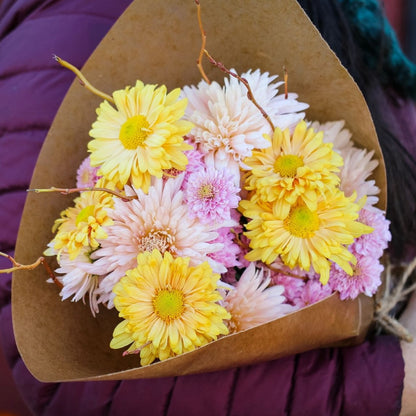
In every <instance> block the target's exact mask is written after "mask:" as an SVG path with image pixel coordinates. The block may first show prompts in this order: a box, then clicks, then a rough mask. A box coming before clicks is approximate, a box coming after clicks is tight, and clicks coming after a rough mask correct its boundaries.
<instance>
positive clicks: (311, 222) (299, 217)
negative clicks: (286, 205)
mask: <svg viewBox="0 0 416 416" xmlns="http://www.w3.org/2000/svg"><path fill="white" fill-rule="evenodd" d="M284 227H285V228H286V230H287V231H289V233H290V234H292V235H294V236H295V237H300V238H310V237H312V236H313V235H314V233H315V231H316V230H318V229H319V217H318V214H317V213H316V212H313V211H311V210H310V209H309V208H307V207H306V206H304V205H300V206H295V207H292V208H291V210H290V212H289V215H288V216H287V217H286V219H285V220H284Z"/></svg>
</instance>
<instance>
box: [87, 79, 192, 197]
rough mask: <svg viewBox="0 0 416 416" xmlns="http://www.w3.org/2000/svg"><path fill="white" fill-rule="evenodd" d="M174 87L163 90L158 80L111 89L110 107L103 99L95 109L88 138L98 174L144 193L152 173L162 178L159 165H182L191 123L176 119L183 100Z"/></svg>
mask: <svg viewBox="0 0 416 416" xmlns="http://www.w3.org/2000/svg"><path fill="white" fill-rule="evenodd" d="M179 94H180V90H179V89H175V90H173V91H172V92H170V93H169V94H167V91H166V87H165V86H164V85H162V86H161V87H158V88H156V86H155V85H144V84H143V83H142V82H141V81H137V82H136V85H135V86H134V87H132V88H130V87H127V88H125V89H124V90H119V91H115V92H114V93H113V97H114V101H115V106H116V108H114V107H112V106H111V105H110V104H109V103H108V102H107V101H104V102H103V103H101V105H100V107H99V108H98V109H97V114H98V118H97V121H95V122H94V123H93V125H92V129H91V131H90V136H91V137H92V138H93V140H91V141H90V142H89V143H88V149H89V151H90V152H91V156H90V157H91V165H92V166H100V170H99V174H100V175H103V176H104V177H105V178H107V179H108V180H109V181H112V182H114V183H116V184H117V186H118V187H119V188H120V189H122V188H123V186H124V185H125V184H132V185H133V186H134V187H135V188H137V189H143V191H144V192H147V190H148V188H149V186H150V178H151V176H156V177H158V178H161V177H162V175H163V170H165V169H177V170H180V171H182V170H185V167H186V164H187V163H188V159H187V158H186V156H185V154H184V151H185V150H190V149H192V147H191V146H189V145H188V144H186V143H185V142H184V140H183V136H184V135H186V134H187V133H188V132H189V131H190V130H191V128H192V123H190V122H189V121H185V120H181V118H182V116H183V115H184V113H185V107H186V104H187V101H186V100H183V99H182V100H178V98H179Z"/></svg>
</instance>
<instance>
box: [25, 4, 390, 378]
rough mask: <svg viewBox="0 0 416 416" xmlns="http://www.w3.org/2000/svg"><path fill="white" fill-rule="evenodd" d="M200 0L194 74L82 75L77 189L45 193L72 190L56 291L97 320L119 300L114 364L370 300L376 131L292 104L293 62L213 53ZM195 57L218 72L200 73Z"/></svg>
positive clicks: (57, 244)
mask: <svg viewBox="0 0 416 416" xmlns="http://www.w3.org/2000/svg"><path fill="white" fill-rule="evenodd" d="M283 3H285V4H287V5H290V7H291V8H292V9H293V10H291V11H286V13H288V14H289V15H291V14H293V15H296V16H301V18H302V19H305V17H304V16H303V15H302V11H301V10H300V9H298V6H297V5H294V4H293V3H292V2H290V1H285V2H283ZM134 7H135V6H134V4H133V6H132V7H131V8H130V9H129V10H128V11H127V12H126V14H127V15H128V14H129V13H131V14H133V13H134V11H135V9H134ZM210 7H212V5H211V4H210ZM217 7H223V6H222V4H221V5H217ZM283 7H284V6H283ZM185 8H186V7H185ZM197 11H198V18H199V27H200V33H201V35H202V47H201V49H200V56H199V60H198V67H199V68H200V74H201V75H202V78H203V79H202V80H200V81H199V82H196V83H195V84H194V85H188V86H183V85H178V84H176V88H174V89H172V90H171V91H169V90H168V88H167V87H166V86H165V85H163V83H162V85H156V84H155V83H144V82H142V81H140V80H138V81H136V82H135V84H134V85H133V86H127V87H124V85H123V86H122V87H124V89H120V88H117V89H115V91H114V92H113V93H112V94H111V95H107V94H105V93H101V92H100V91H98V90H97V89H95V88H94V89H93V88H92V87H91V88H90V89H91V90H93V91H94V92H96V93H97V91H98V95H100V96H101V97H103V98H104V101H102V102H101V103H100V104H98V106H96V107H97V110H96V114H97V117H96V119H95V120H93V122H92V124H91V125H92V127H91V128H90V130H89V136H90V139H89V141H88V143H87V145H86V147H84V148H83V149H81V150H79V149H78V150H77V151H78V154H79V155H83V160H82V163H80V164H78V165H77V166H73V167H72V172H73V176H72V178H71V173H67V176H66V178H67V182H66V184H68V180H69V181H73V183H75V181H76V187H73V189H66V191H65V190H64V189H61V188H52V189H49V190H60V191H65V192H66V193H72V192H77V193H78V195H77V196H76V198H75V199H74V200H73V201H71V202H70V203H69V204H68V205H67V206H65V207H64V209H63V210H62V211H61V214H60V216H59V218H57V219H55V222H54V226H53V232H54V236H53V238H52V239H50V238H49V243H48V248H47V250H46V251H45V254H46V255H47V256H56V261H57V267H56V268H55V275H54V276H53V277H52V278H51V279H49V281H51V282H52V283H56V284H57V285H58V286H59V287H60V290H59V295H60V297H61V299H62V300H66V299H71V300H72V301H73V302H78V301H80V300H81V301H83V302H84V303H88V304H89V310H90V311H91V313H92V315H93V316H94V317H96V321H97V322H103V319H105V317H108V314H109V313H111V314H112V315H114V310H117V312H118V316H119V318H116V319H114V317H113V318H112V319H111V320H110V321H109V322H110V324H109V325H113V328H112V339H111V341H110V347H111V348H112V349H120V348H122V349H124V350H125V351H124V353H123V355H124V356H125V355H131V357H124V358H122V359H125V360H128V363H129V364H128V367H125V364H121V365H120V364H118V365H120V369H122V370H126V369H127V368H135V367H137V365H138V363H139V362H140V365H141V366H147V365H149V364H152V363H153V362H154V361H160V363H157V364H161V362H162V361H165V360H167V359H176V358H180V357H178V356H182V354H184V353H190V352H196V351H198V350H203V348H201V347H203V346H209V345H210V344H214V343H215V342H218V341H221V340H223V339H227V338H228V339H231V338H232V337H230V335H233V336H235V335H237V336H238V335H242V334H244V333H246V334H250V330H251V329H253V328H254V329H256V328H261V327H264V328H266V327H267V324H269V323H270V322H274V321H276V320H279V318H282V317H283V316H285V317H286V318H289V319H291V320H292V322H293V319H295V320H296V319H297V318H296V317H298V316H300V315H299V312H302V313H303V316H306V315H307V314H308V313H309V312H308V309H310V308H306V307H307V306H308V305H313V304H317V302H320V301H322V300H324V299H327V298H328V297H330V296H332V297H334V296H335V297H338V294H335V295H334V293H335V292H337V293H339V298H340V300H341V301H346V300H348V299H349V300H354V299H356V298H357V297H358V296H359V295H360V294H364V295H366V296H368V297H372V296H373V295H374V294H375V293H376V291H377V288H378V287H379V285H380V284H381V278H380V276H381V273H382V271H383V266H382V265H381V264H380V261H379V259H380V257H381V256H382V254H383V251H384V249H385V248H386V247H387V244H388V241H389V240H390V238H391V237H390V233H389V231H388V221H387V220H386V218H385V215H384V211H383V210H382V209H380V208H378V207H376V204H377V203H379V194H380V187H379V186H378V183H376V180H375V179H373V178H374V170H375V169H376V168H377V166H378V165H379V164H380V163H381V164H382V160H380V159H379V158H380V152H379V149H378V148H377V143H375V144H374V143H373V144H372V146H368V147H367V148H366V147H364V148H363V147H358V146H357V144H356V143H359V142H360V139H356V137H355V133H353V132H352V131H350V126H349V122H351V118H350V116H349V114H346V115H345V118H344V117H343V114H342V113H341V114H339V117H337V118H336V119H334V118H330V117H328V112H327V111H324V112H323V111H319V108H318V110H315V111H312V112H310V114H309V111H310V110H309V109H312V108H313V107H314V102H313V101H314V100H312V102H308V100H305V101H306V102H303V101H301V100H299V97H298V95H297V94H300V95H301V96H307V94H306V95H305V94H304V91H303V89H302V88H300V89H299V90H296V93H293V92H289V91H288V90H289V88H288V85H289V84H288V73H289V79H291V70H290V68H289V71H288V73H287V72H286V71H284V76H283V79H284V80H283V81H280V82H277V79H278V77H277V75H270V73H269V72H264V68H261V69H260V68H256V67H254V66H253V67H252V68H251V69H249V70H245V71H240V70H239V69H238V63H236V65H235V67H236V68H237V69H228V68H227V67H225V66H224V65H223V64H221V63H220V62H218V61H216V60H215V59H214V58H213V57H212V56H211V55H210V54H209V53H208V51H207V50H206V49H205V41H206V38H205V32H204V29H203V27H202V21H201V16H200V8H199V5H198V8H197ZM183 12H184V11H183ZM122 19H123V18H122ZM125 19H126V18H125ZM125 21H127V20H125ZM308 24H310V23H308ZM120 27H121V26H118V28H119V30H120ZM114 30H117V26H116V28H115V29H113V31H114ZM123 30H126V29H125V26H124V27H123ZM125 36H126V35H125ZM314 36H316V34H314ZM318 41H320V42H322V40H318ZM320 47H322V46H320ZM203 55H206V56H207V57H208V60H209V61H210V62H211V64H213V66H214V67H217V68H216V69H217V70H218V69H221V70H222V71H223V72H224V73H225V74H226V75H225V77H224V78H223V80H220V81H218V82H217V81H213V80H211V78H210V77H208V76H207V75H206V73H205V71H204V70H203V68H202V57H203ZM57 60H58V62H60V63H61V64H62V65H64V66H67V67H70V65H69V64H68V63H66V62H65V61H62V60H61V59H59V58H57ZM253 63H254V62H253ZM78 74H79V76H80V77H83V75H82V74H80V73H78ZM349 81H350V82H351V83H352V80H349ZM83 83H84V84H86V85H87V86H88V85H90V84H89V83H88V81H86V79H85V78H83ZM74 87H76V86H74ZM74 87H73V88H74ZM78 88H79V87H78ZM70 99H71V97H70V95H69V96H68V97H67V100H70ZM72 99H73V98H72ZM64 105H65V103H64V104H63V106H64ZM329 105H331V104H329ZM360 105H362V103H360ZM305 111H307V112H308V115H307V116H306V114H305ZM321 113H322V114H321ZM316 120H319V121H316ZM57 122H58V123H59V116H58V120H57V121H55V123H57ZM370 123H371V120H370ZM52 131H53V129H52ZM85 134H86V131H85ZM84 146H85V145H84ZM87 150H88V153H89V155H88V156H87V157H85V156H86V154H87ZM375 152H376V153H377V158H376V157H375ZM74 170H77V171H76V175H75V172H74ZM69 183H71V182H69ZM384 183H385V181H384V182H383V181H381V191H382V195H381V198H383V193H384V189H383V186H384V185H383V184H384ZM35 188H39V187H38V186H35ZM38 190H39V189H38ZM37 197H38V198H40V196H37ZM381 205H382V204H381ZM55 218H56V215H55ZM53 295H54V296H55V297H57V293H56V289H54V294H53ZM346 302H347V301H346ZM71 307H72V305H71ZM81 308H82V309H83V311H85V308H83V307H82V305H81ZM311 310H312V309H311ZM66 311H69V309H68V308H66ZM78 311H80V308H79V307H78ZM66 313H69V314H71V312H66ZM81 313H82V314H84V315H85V313H84V312H81ZM310 313H311V316H312V312H310ZM102 315H104V318H102V319H101V320H100V316H102ZM318 315H319V312H318ZM321 316H324V315H321ZM290 317H291V318H290ZM90 318H91V319H90V320H91V321H94V319H93V317H92V316H91V317H90ZM120 318H121V319H120ZM335 323H336V322H335V321H334V322H332V324H335ZM88 325H93V326H94V324H88ZM99 325H100V324H98V326H99ZM106 325H107V324H106ZM260 330H262V329H260ZM104 332H105V331H104ZM249 337H250V335H248V338H247V337H246V340H247V339H249ZM348 337H349V336H347V338H348ZM17 338H19V336H17ZM236 339H237V338H236ZM340 339H341V338H340ZM340 339H338V338H336V339H334V340H333V341H334V342H336V341H339V340H340ZM18 341H19V339H18ZM102 341H103V340H102V339H99V340H95V341H94V345H96V346H97V345H99V343H100V342H102ZM244 342H246V341H244ZM224 345H226V344H224ZM311 345H312V346H316V345H319V341H318V344H316V342H315V343H312V344H311ZM105 348H109V347H108V343H106V345H105V344H104V342H103V344H102V345H101V344H100V346H99V347H98V350H100V351H103V350H105ZM302 348H303V347H300V349H302ZM300 349H299V347H296V348H294V349H290V348H289V350H288V352H296V351H299V350H300ZM235 353H236V354H237V352H236V351H235ZM104 354H108V353H107V352H105V353H104ZM136 354H139V357H140V358H139V357H138V356H137V355H136ZM279 354H280V352H278V355H279ZM237 355H238V354H237ZM261 355H262V354H261V353H260V354H259V356H261ZM278 355H277V356H278ZM268 357H269V356H268V355H267V357H266V358H268ZM168 361H169V360H168ZM243 362H244V361H243ZM117 363H121V360H118V361H117ZM157 364H153V365H152V366H151V367H153V366H155V365H157ZM221 366H223V364H221ZM205 369H206V368H205ZM212 369H216V367H213V368H212ZM103 373H105V371H103V372H102V373H101V374H103ZM135 374H136V375H137V373H135ZM164 374H165V373H163V372H162V373H158V372H157V370H156V372H155V373H153V374H151V375H150V376H159V375H164ZM87 376H96V373H95V374H94V373H90V374H87Z"/></svg>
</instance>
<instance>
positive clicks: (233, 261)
mask: <svg viewBox="0 0 416 416" xmlns="http://www.w3.org/2000/svg"><path fill="white" fill-rule="evenodd" d="M216 231H217V233H218V237H217V238H216V239H215V240H213V241H212V242H213V243H220V244H222V247H223V248H222V249H221V250H219V251H216V252H215V253H210V254H208V257H210V258H211V259H213V260H215V261H216V262H218V263H221V264H222V265H224V266H225V267H227V269H228V268H230V267H241V266H242V265H241V263H240V262H239V261H238V257H239V255H240V252H241V249H240V247H239V246H238V245H237V244H235V243H234V241H233V240H234V237H235V235H234V234H233V233H232V232H231V229H230V228H229V227H224V228H220V229H218V230H216Z"/></svg>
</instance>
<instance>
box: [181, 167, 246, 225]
mask: <svg viewBox="0 0 416 416" xmlns="http://www.w3.org/2000/svg"><path fill="white" fill-rule="evenodd" d="M239 191H240V189H239V188H237V187H236V186H235V185H234V182H233V178H232V176H230V175H229V174H228V173H227V172H226V171H225V170H215V169H212V168H208V169H204V170H199V171H197V172H195V173H193V174H191V175H190V176H189V178H188V183H187V185H186V187H185V189H184V192H185V201H186V203H187V205H188V208H189V214H190V215H191V216H192V217H194V218H195V217H197V218H198V219H199V220H200V221H201V222H202V223H204V224H219V225H220V224H222V223H223V222H224V221H227V220H231V213H230V210H231V208H237V206H238V202H239V200H240V197H239V196H238V192H239Z"/></svg>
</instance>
